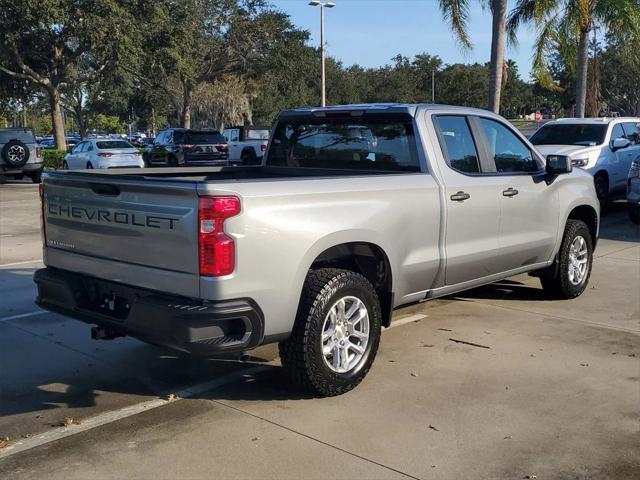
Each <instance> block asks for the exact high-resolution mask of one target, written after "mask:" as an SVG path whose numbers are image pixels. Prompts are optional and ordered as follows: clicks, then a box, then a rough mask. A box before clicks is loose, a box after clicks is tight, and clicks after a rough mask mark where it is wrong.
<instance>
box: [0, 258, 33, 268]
mask: <svg viewBox="0 0 640 480" xmlns="http://www.w3.org/2000/svg"><path fill="white" fill-rule="evenodd" d="M30 263H42V259H41V258H37V259H33V260H25V261H23V262H13V263H0V268H2V267H15V266H16V265H28V264H30Z"/></svg>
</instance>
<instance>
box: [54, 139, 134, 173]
mask: <svg viewBox="0 0 640 480" xmlns="http://www.w3.org/2000/svg"><path fill="white" fill-rule="evenodd" d="M124 167H136V168H142V167H144V162H143V161H142V154H141V153H140V151H139V150H138V149H137V148H136V147H134V146H133V145H131V144H130V143H129V142H127V141H126V140H114V139H109V138H94V139H91V140H85V141H84V142H80V143H79V144H78V145H76V146H75V147H73V148H72V149H71V150H70V151H69V153H67V154H66V155H65V157H64V161H63V162H62V168H64V169H65V170H77V169H84V168H124Z"/></svg>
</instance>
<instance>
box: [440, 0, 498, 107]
mask: <svg viewBox="0 0 640 480" xmlns="http://www.w3.org/2000/svg"><path fill="white" fill-rule="evenodd" d="M439 1H440V10H441V11H442V15H443V16H444V18H445V20H447V21H448V22H449V24H450V25H451V29H452V30H453V31H454V33H455V35H456V37H458V41H459V42H460V45H461V46H462V47H463V48H464V49H467V50H468V49H470V48H471V40H470V39H469V34H468V33H467V22H468V20H469V3H470V0H439ZM479 1H480V4H481V5H482V7H483V8H484V7H486V6H487V5H488V6H489V8H490V10H491V14H492V17H493V26H492V34H491V63H490V66H489V69H490V72H489V106H488V108H489V110H491V111H493V112H495V113H499V110H500V93H501V91H502V72H503V66H504V46H505V39H506V30H505V27H506V21H507V0H479Z"/></svg>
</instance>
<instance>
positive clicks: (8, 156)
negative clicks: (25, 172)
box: [2, 139, 29, 168]
mask: <svg viewBox="0 0 640 480" xmlns="http://www.w3.org/2000/svg"><path fill="white" fill-rule="evenodd" d="M2 159H3V160H4V162H5V163H6V164H7V165H9V166H10V167H13V168H21V167H23V166H24V165H25V163H27V162H28V161H29V147H27V146H26V145H25V144H24V143H23V142H21V141H20V140H16V139H13V140H9V141H8V142H7V143H5V144H4V147H2Z"/></svg>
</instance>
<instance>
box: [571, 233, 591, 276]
mask: <svg viewBox="0 0 640 480" xmlns="http://www.w3.org/2000/svg"><path fill="white" fill-rule="evenodd" d="M588 267H589V251H588V249H587V242H586V240H585V239H584V238H583V237H581V236H577V237H576V238H574V239H573V242H572V243H571V247H570V248H569V266H568V276H569V281H570V282H571V283H572V284H573V285H580V284H581V283H582V282H583V281H584V280H585V278H586V276H587V270H588Z"/></svg>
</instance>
